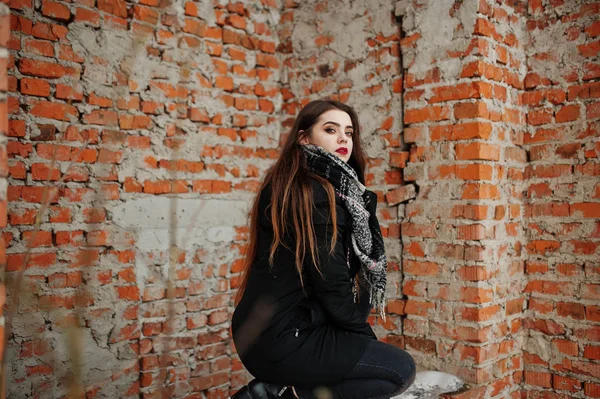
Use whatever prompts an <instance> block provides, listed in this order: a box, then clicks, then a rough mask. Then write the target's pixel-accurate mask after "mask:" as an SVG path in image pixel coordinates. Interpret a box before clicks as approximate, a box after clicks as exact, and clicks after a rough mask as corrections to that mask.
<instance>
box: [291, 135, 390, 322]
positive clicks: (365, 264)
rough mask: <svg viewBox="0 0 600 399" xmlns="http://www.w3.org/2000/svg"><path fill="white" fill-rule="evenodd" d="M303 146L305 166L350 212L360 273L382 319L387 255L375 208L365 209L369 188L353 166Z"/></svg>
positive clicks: (321, 149) (326, 153)
mask: <svg viewBox="0 0 600 399" xmlns="http://www.w3.org/2000/svg"><path fill="white" fill-rule="evenodd" d="M302 148H303V149H304V154H305V155H306V163H307V166H308V169H309V170H310V171H311V172H313V173H315V174H317V175H319V176H321V177H324V178H325V179H327V180H328V181H329V182H330V183H331V184H332V185H333V188H334V189H335V192H336V194H337V195H338V196H339V197H340V198H341V199H342V202H343V203H344V205H345V207H346V209H347V210H348V213H349V214H350V217H351V219H352V223H351V229H352V234H351V239H352V248H353V250H354V253H355V254H356V256H357V257H358V259H359V260H360V264H361V268H360V276H361V279H362V281H364V282H366V283H367V284H368V287H369V294H370V295H369V296H370V298H369V300H370V302H371V304H372V305H373V307H375V308H376V309H377V311H378V312H379V314H380V315H381V318H382V319H383V320H385V286H386V282H387V276H386V271H387V258H386V256H385V247H384V244H383V237H382V235H381V229H380V228H379V222H378V221H377V217H376V215H375V208H374V207H373V208H372V212H369V211H368V210H367V205H368V201H369V199H370V198H369V192H368V190H367V189H366V188H365V186H364V185H363V184H362V183H361V182H360V181H358V177H357V175H356V172H355V171H354V169H352V167H350V165H348V164H347V163H346V162H344V161H342V160H341V159H340V158H338V157H337V156H336V155H333V154H330V153H329V152H327V151H326V150H325V149H324V148H322V147H319V146H316V145H312V144H308V145H303V146H302Z"/></svg>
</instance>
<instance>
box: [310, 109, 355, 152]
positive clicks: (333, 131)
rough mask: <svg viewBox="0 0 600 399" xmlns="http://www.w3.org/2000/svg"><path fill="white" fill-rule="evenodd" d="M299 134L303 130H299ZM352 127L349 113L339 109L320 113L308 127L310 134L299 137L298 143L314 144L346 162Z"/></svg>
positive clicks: (352, 131) (349, 148) (351, 146)
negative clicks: (309, 127)
mask: <svg viewBox="0 0 600 399" xmlns="http://www.w3.org/2000/svg"><path fill="white" fill-rule="evenodd" d="M299 133H300V135H302V134H303V133H304V131H300V132H299ZM353 135H354V128H353V127H352V120H351V119H350V115H348V114H347V113H345V112H344V111H341V110H339V109H331V110H329V111H326V112H324V113H322V114H321V116H320V117H319V119H317V121H316V122H315V124H314V125H313V126H312V127H311V129H310V134H306V135H304V136H303V137H302V138H301V139H300V144H314V145H318V146H319V147H323V148H324V149H325V150H326V151H327V152H330V153H331V154H333V155H336V156H337V157H339V158H340V159H341V160H343V161H344V162H348V160H349V159H350V155H352V148H353V143H352V137H353Z"/></svg>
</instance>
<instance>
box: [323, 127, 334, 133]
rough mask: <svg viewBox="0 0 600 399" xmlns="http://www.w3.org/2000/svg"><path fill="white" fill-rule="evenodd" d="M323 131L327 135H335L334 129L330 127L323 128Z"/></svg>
mask: <svg viewBox="0 0 600 399" xmlns="http://www.w3.org/2000/svg"><path fill="white" fill-rule="evenodd" d="M325 131H326V132H327V133H335V129H334V128H332V127H328V128H325Z"/></svg>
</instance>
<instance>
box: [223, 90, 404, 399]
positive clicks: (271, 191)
mask: <svg viewBox="0 0 600 399" xmlns="http://www.w3.org/2000/svg"><path fill="white" fill-rule="evenodd" d="M365 163H366V161H365V155H364V152H363V149H362V147H361V143H360V133H359V124H358V118H357V116H356V113H355V111H354V110H353V109H352V108H351V107H349V106H347V105H345V104H342V103H340V102H337V101H329V100H326V101H325V100H317V101H312V102H310V103H309V104H307V105H306V106H305V107H304V108H303V109H302V110H301V111H300V113H299V114H298V117H297V118H296V121H295V123H294V126H293V128H292V130H291V132H290V134H289V135H288V137H287V139H286V142H285V144H284V147H283V149H282V152H281V156H280V157H279V159H278V160H277V161H276V162H275V164H274V165H273V166H272V167H271V168H270V169H269V170H268V172H267V174H266V176H265V179H264V181H263V183H262V185H261V188H260V191H259V195H258V196H257V198H256V200H255V202H254V206H253V208H252V211H251V226H250V234H251V235H250V243H249V247H248V252H247V254H246V270H245V273H244V277H243V280H242V284H241V287H240V290H239V291H238V296H237V298H236V303H237V306H236V309H235V312H234V314H233V319H232V333H233V340H234V343H235V345H236V348H237V351H238V354H239V356H240V360H241V361H242V363H243V364H244V366H245V367H246V369H247V370H248V371H249V372H250V373H251V374H252V375H253V376H254V377H256V379H255V380H253V381H251V382H250V384H248V385H247V386H244V387H243V388H242V389H241V390H240V391H238V392H237V393H236V394H235V395H234V396H233V398H235V399H252V398H261V399H267V398H277V397H280V398H284V397H285V398H298V399H309V398H315V397H317V396H315V395H316V393H315V392H316V391H315V388H318V387H326V388H327V389H329V391H330V393H331V395H332V396H333V397H334V398H340V399H354V398H356V399H369V398H390V397H392V396H395V395H398V394H399V393H401V392H403V391H404V390H406V389H407V388H408V387H409V386H410V384H411V383H412V381H413V380H414V376H415V363H414V361H413V359H412V358H411V356H410V355H409V354H408V353H406V352H405V351H403V350H401V349H399V348H397V347H395V346H392V345H389V344H386V343H383V342H379V341H377V337H376V336H375V334H374V333H373V330H372V329H371V326H370V325H369V324H368V323H367V318H368V315H369V313H370V311H371V307H372V306H375V307H376V309H377V311H378V313H380V314H381V316H382V317H384V316H385V314H384V306H385V300H384V299H385V297H384V293H385V285H386V267H387V261H386V257H385V252H384V246H383V239H382V236H381V231H380V228H379V223H378V222H377V218H376V215H375V211H376V204H377V197H376V195H375V194H374V193H373V192H371V191H368V190H366V189H365V187H364V168H365Z"/></svg>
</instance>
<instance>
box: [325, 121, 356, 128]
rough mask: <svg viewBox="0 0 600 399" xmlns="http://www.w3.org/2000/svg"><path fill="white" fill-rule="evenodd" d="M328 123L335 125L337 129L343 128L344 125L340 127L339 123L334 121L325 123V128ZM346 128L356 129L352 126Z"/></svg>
mask: <svg viewBox="0 0 600 399" xmlns="http://www.w3.org/2000/svg"><path fill="white" fill-rule="evenodd" d="M328 123H331V124H333V125H336V126H337V127H341V126H342V125H340V124H339V123H337V122H334V121H328V122H325V123H323V126H325V125H327V124H328ZM346 128H350V129H354V127H353V126H352V125H348V126H346Z"/></svg>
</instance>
